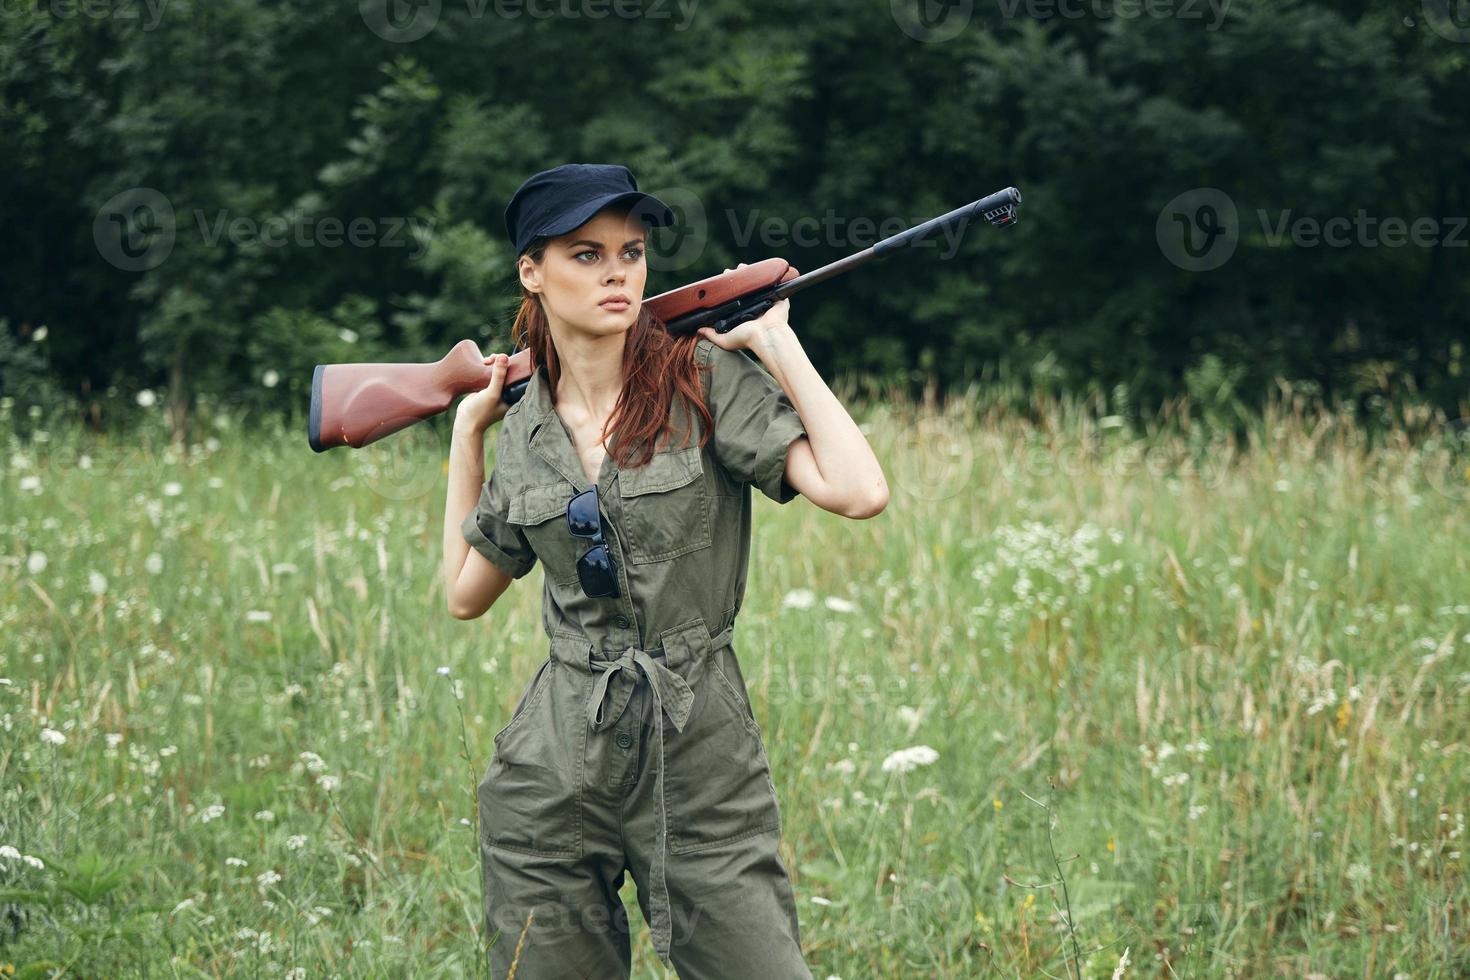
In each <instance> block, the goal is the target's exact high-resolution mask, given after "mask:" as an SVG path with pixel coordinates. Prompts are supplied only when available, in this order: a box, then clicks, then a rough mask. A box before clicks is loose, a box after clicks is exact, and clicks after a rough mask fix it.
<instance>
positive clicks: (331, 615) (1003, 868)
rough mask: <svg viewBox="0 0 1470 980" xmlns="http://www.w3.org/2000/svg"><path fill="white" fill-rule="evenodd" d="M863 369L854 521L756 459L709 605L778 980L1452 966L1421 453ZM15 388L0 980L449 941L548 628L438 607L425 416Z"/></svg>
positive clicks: (459, 967) (1454, 546) (1438, 645)
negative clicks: (740, 572)
mask: <svg viewBox="0 0 1470 980" xmlns="http://www.w3.org/2000/svg"><path fill="white" fill-rule="evenodd" d="M869 404H871V405H872V406H873V407H872V408H869V409H867V410H865V411H862V412H855V414H856V415H858V417H859V418H860V419H862V420H863V421H864V425H865V429H866V430H867V431H868V432H869V437H870V439H871V441H872V443H873V445H874V448H875V450H876V451H877V452H878V455H879V458H880V459H881V460H882V462H883V464H884V467H885V470H886V472H887V474H888V479H889V483H890V487H891V489H892V496H891V501H890V504H889V506H888V509H887V510H886V511H885V512H884V513H883V514H881V515H880V516H879V517H877V518H875V519H874V520H871V521H865V522H863V521H848V520H844V519H842V518H839V517H837V516H835V515H831V514H827V513H825V512H822V511H820V510H818V509H816V508H815V507H813V506H811V505H810V504H809V503H807V502H806V501H805V500H803V499H800V498H798V499H797V500H796V501H794V502H793V503H791V504H789V505H787V506H785V507H779V506H777V505H775V504H773V503H771V502H770V501H768V500H766V499H765V498H763V497H761V496H760V495H759V494H757V495H756V503H755V507H756V537H755V540H754V541H753V545H752V547H753V559H752V560H753V569H752V577H751V582H750V585H749V589H748V592H747V597H746V601H745V606H744V609H743V611H742V613H741V619H740V622H739V626H738V629H737V637H736V650H737V652H738V654H739V657H740V660H741V663H742V666H743V668H744V672H745V674H746V677H747V679H748V681H749V685H750V690H751V695H752V698H753V700H754V703H755V711H756V715H757V718H758V720H759V722H760V725H761V728H762V731H763V733H764V737H765V741H766V745H767V749H768V753H769V756H770V760H771V765H772V772H773V776H774V779H775V783H776V788H777V791H778V794H779V798H780V803H781V808H782V817H783V822H784V825H785V834H784V838H783V850H784V853H785V856H786V858H787V866H788V867H789V868H790V869H791V871H792V876H793V881H794V883H795V887H796V893H797V899H798V907H799V910H800V915H801V926H802V940H803V944H804V946H805V948H806V951H807V958H808V962H809V963H810V964H811V968H812V972H813V974H814V975H815V976H816V977H817V978H818V980H821V978H824V977H833V976H835V977H841V978H843V980H858V978H868V977H971V976H1007V977H1033V976H1043V975H1046V974H1050V975H1053V976H1063V975H1071V976H1073V977H1076V976H1079V975H1080V976H1083V977H1113V976H1116V975H1121V976H1127V977H1134V976H1138V977H1232V976H1233V977H1275V976H1289V977H1332V978H1345V977H1370V978H1376V977H1400V976H1402V977H1412V978H1416V980H1428V978H1436V977H1439V978H1448V977H1464V976H1466V975H1470V887H1467V883H1466V876H1465V857H1464V848H1465V843H1466V840H1465V836H1466V835H1465V811H1466V810H1467V809H1470V754H1467V747H1470V738H1467V736H1470V549H1467V531H1470V521H1467V518H1466V509H1467V506H1470V499H1467V498H1470V494H1467V492H1466V488H1467V481H1466V473H1465V471H1464V462H1463V459H1458V460H1457V459H1455V458H1453V457H1449V456H1446V455H1445V454H1443V453H1441V452H1437V451H1436V452H1429V451H1426V450H1421V449H1416V448H1413V447H1412V446H1411V445H1410V444H1409V443H1408V441H1407V439H1406V437H1405V435H1404V432H1405V431H1406V430H1404V429H1397V428H1395V429H1389V430H1387V431H1384V432H1381V433H1379V434H1378V435H1376V436H1374V437H1373V438H1372V439H1370V438H1369V435H1368V433H1366V432H1365V431H1363V430H1362V429H1360V428H1358V427H1355V426H1354V425H1352V424H1351V423H1349V422H1348V421H1347V420H1346V419H1344V418H1341V417H1336V416H1333V415H1330V414H1321V413H1316V412H1309V411H1306V410H1304V409H1302V408H1301V407H1300V406H1299V405H1295V404H1293V403H1291V402H1288V401H1278V402H1277V403H1276V404H1275V405H1274V406H1273V408H1272V409H1271V410H1270V411H1269V412H1268V413H1267V414H1266V415H1265V416H1264V417H1263V418H1259V419H1256V420H1255V421H1253V422H1252V423H1251V424H1250V427H1249V438H1246V439H1232V438H1227V437H1225V436H1220V435H1212V434H1211V432H1212V431H1213V430H1212V429H1210V428H1208V427H1204V426H1202V425H1200V424H1199V423H1198V422H1190V421H1189V419H1188V416H1187V415H1186V414H1184V413H1182V412H1180V413H1176V415H1175V416H1174V417H1173V419H1172V421H1171V424H1170V425H1169V426H1168V427H1167V431H1159V432H1151V433H1139V432H1136V431H1134V430H1133V429H1132V428H1131V427H1130V426H1129V425H1127V424H1123V422H1122V420H1120V419H1114V418H1110V417H1109V418H1103V419H1098V418H1097V417H1096V413H1095V412H1091V411H1089V410H1088V406H1087V405H1085V404H1080V403H1077V402H1060V401H1058V402H1045V403H1036V404H1032V405H1024V406H1020V408H1024V409H1025V411H1021V410H1018V409H1016V408H1002V407H1001V405H1002V402H1000V401H997V400H994V399H990V398H988V397H987V396H984V395H981V394H975V393H972V394H971V395H970V396H969V397H966V398H965V399H962V400H956V401H953V402H949V403H947V404H946V405H945V406H943V407H942V408H939V407H935V406H933V405H932V404H931V405H929V406H927V407H920V406H914V407H906V406H902V405H894V404H890V403H885V402H882V401H873V402H871V403H869ZM17 411H18V410H17V409H15V408H13V407H5V408H0V444H3V453H0V466H3V470H0V487H3V498H0V500H3V502H0V678H3V680H0V719H3V725H0V848H3V849H0V975H6V976H8V975H9V974H5V973H4V967H5V966H6V965H10V966H12V967H13V969H14V970H15V971H16V973H15V975H16V976H47V975H50V974H49V970H48V964H50V965H54V966H57V967H64V974H63V975H65V976H69V977H200V976H208V977H215V976H241V977H272V976H282V977H302V978H306V977H310V978H317V977H329V976H340V977H397V976H406V977H420V976H422V977H437V976H446V977H456V976H476V975H479V974H480V973H481V972H482V971H481V970H480V969H479V967H478V959H477V942H479V941H480V938H481V937H479V935H478V928H479V926H478V923H479V910H480V893H479V877H478V876H479V862H478V852H477V848H476V844H475V833H476V828H475V826H474V820H475V816H476V814H475V806H474V797H473V791H474V786H475V784H476V782H477V781H478V779H479V777H480V775H481V774H482V772H483V771H484V769H485V767H486V766H487V765H488V763H489V759H490V752H491V736H492V735H493V734H494V733H495V732H496V731H497V730H498V729H499V728H500V727H502V726H503V725H504V723H505V720H506V719H507V718H508V717H509V714H510V711H511V709H512V708H513V706H514V705H515V702H516V699H517V697H518V696H519V694H520V692H521V690H522V688H523V687H524V685H525V684H526V682H527V681H528V680H529V679H530V677H531V675H532V673H533V672H534V670H535V668H536V666H537V664H538V663H539V662H540V661H541V660H542V659H543V658H544V657H545V656H546V643H545V637H544V636H543V634H542V633H541V631H540V625H539V608H540V602H541V597H540V589H541V572H540V571H539V569H538V570H537V571H533V572H532V573H531V575H530V576H528V577H527V578H526V579H524V580H522V581H521V582H520V583H518V584H517V585H516V586H514V587H513V588H512V591H510V592H509V593H507V595H506V597H505V598H504V599H503V600H502V602H501V603H500V604H499V605H497V606H496V607H495V608H494V609H492V610H491V611H490V613H488V614H487V615H486V616H485V617H483V618H482V619H479V620H476V621H472V622H460V621H457V620H454V619H452V618H451V617H450V616H448V614H447V613H446V611H445V603H444V597H443V592H442V588H441V585H440V582H439V570H438V569H439V561H440V545H439V542H440V536H441V534H442V528H443V520H444V513H443V505H444V472H445V471H444V462H445V458H446V456H447V451H448V443H447V437H440V436H436V434H435V432H436V431H438V430H433V429H430V428H428V427H423V428H421V429H414V430H409V431H406V432H403V433H399V434H398V435H397V436H394V437H391V438H390V439H388V440H385V441H384V442H381V443H378V444H376V445H374V446H372V447H368V448H366V449H363V450H356V451H354V450H345V449H339V450H334V451H333V452H331V453H327V454H324V455H321V456H317V455H315V454H313V453H312V452H311V451H310V449H309V448H308V447H307V443H306V434H305V428H304V426H299V425H292V426H289V427H286V428H284V429H283V428H280V427H271V428H268V429H267V431H266V432H264V433H263V434H249V435H247V434H245V433H243V432H242V431H241V430H240V424H239V422H238V421H233V422H232V421H231V419H230V417H229V416H215V417H214V418H213V420H207V421H206V422H205V423H204V425H203V427H202V431H201V432H200V435H199V441H198V442H197V444H194V445H190V446H189V447H188V448H187V449H186V450H179V451H176V450H172V449H170V448H169V447H168V444H167V440H166V439H165V437H164V434H163V431H162V424H161V421H159V420H158V419H154V420H153V421H151V422H150V423H149V424H147V425H145V426H144V427H143V428H142V429H141V430H140V432H139V433H138V434H137V435H133V436H130V437H129V438H127V439H125V440H124V439H117V438H114V439H112V440H109V441H105V442H99V441H97V440H96V439H95V438H92V437H88V436H85V435H83V434H81V433H79V432H76V431H61V430H60V428H59V427H57V428H53V429H52V430H51V431H49V432H47V433H46V437H45V439H44V440H40V439H39V437H38V438H36V439H31V438H26V439H22V438H21V437H20V436H18V435H17V434H16V433H17V430H18V428H21V426H20V425H19V424H18V423H19V422H21V421H25V422H26V423H27V425H35V424H39V422H37V421H35V420H31V419H28V418H23V419H17V418H16V415H17ZM438 421H440V422H446V421H447V419H440V420H438ZM1409 428H1410V429H1412V426H1410V427H1409ZM442 431H444V432H446V433H447V429H445V430H442ZM487 443H489V444H491V445H493V441H492V440H487ZM492 462H493V461H492ZM457 517H458V515H456V523H457ZM916 746H928V747H930V748H932V749H933V750H934V753H932V754H931V753H925V752H922V751H916V752H912V753H902V754H899V755H894V753H899V752H900V750H903V749H909V748H913V747H916ZM890 758H891V759H892V760H893V761H892V762H890V764H889V765H888V766H887V767H885V765H884V762H885V760H889V759H890ZM905 760H907V762H908V765H907V766H905V765H902V764H895V763H903V762H904V761H905ZM926 760H927V761H926ZM623 897H624V900H625V902H626V903H627V905H628V907H629V912H630V917H631V920H632V921H633V922H634V924H635V929H636V932H635V935H634V967H635V971H634V972H635V975H636V976H639V977H654V976H660V975H662V974H661V970H660V968H659V966H658V964H657V962H656V960H655V959H654V957H653V955H652V948H651V946H650V944H649V941H648V936H647V928H646V925H645V924H644V923H643V921H642V917H641V915H640V913H639V912H638V910H637V905H636V901H635V898H634V891H633V885H632V883H631V881H630V882H629V884H628V886H627V888H626V889H625V891H624V893H623ZM514 939H515V937H514V936H509V937H502V939H501V941H510V942H514ZM1125 950H1126V963H1125V964H1123V965H1122V967H1121V968H1120V960H1123V959H1124V956H1125Z"/></svg>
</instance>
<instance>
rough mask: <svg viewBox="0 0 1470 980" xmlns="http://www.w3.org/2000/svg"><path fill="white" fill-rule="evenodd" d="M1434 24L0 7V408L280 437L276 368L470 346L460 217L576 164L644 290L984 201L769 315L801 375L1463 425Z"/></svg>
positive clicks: (1452, 58) (473, 309) (1460, 305)
mask: <svg viewBox="0 0 1470 980" xmlns="http://www.w3.org/2000/svg"><path fill="white" fill-rule="evenodd" d="M1460 6H1462V5H1459V4H1456V3H1455V2H1453V0H1424V2H1422V3H1421V2H1384V0H1380V2H1353V0H1336V2H1332V3H1328V2H1310V0H1271V2H1261V0H1210V2H1206V0H1172V2H1171V0H1151V2H1150V3H1148V4H1145V3H1143V2H1142V0H1139V2H1136V3H1134V2H1126V0H1120V2H1117V3H1111V2H1103V0H1029V2H1028V0H992V2H988V3H972V2H955V0H951V2H948V3H945V4H936V3H932V2H930V0H919V2H917V3H915V2H912V0H910V2H904V0H892V2H877V0H873V2H861V3H855V2H838V0H811V2H801V3H786V2H783V3H777V2H773V0H740V2H735V0H699V2H695V0H687V2H684V3H678V2H674V0H620V2H618V3H612V2H610V0H499V2H498V3H492V2H488V0H442V2H440V0H432V2H423V0H421V2H418V3H404V2H400V0H361V2H358V0H319V2H287V0H274V2H272V0H198V2H195V0H116V2H105V0H40V2H31V0H14V2H6V3H4V4H3V8H0V30H3V34H0V161H3V177H0V213H3V215H4V218H5V221H6V225H7V230H8V232H9V233H8V234H7V235H5V236H4V238H3V239H0V394H3V395H5V396H8V397H11V398H13V399H15V401H16V402H17V403H19V404H21V405H28V404H31V405H40V406H42V409H43V411H44V412H45V413H46V414H47V416H48V417H49V416H50V415H51V414H52V413H53V412H68V411H70V412H79V413H80V414H81V415H82V416H83V417H84V418H86V419H87V420H88V421H89V422H91V423H92V424H94V425H98V426H106V425H108V424H111V423H112V422H113V421H115V420H116V419H117V418H119V417H124V416H125V415H126V414H127V412H128V411H129V410H136V407H137V405H136V403H137V402H139V401H144V402H147V401H149V399H147V398H139V397H138V396H139V394H140V392H145V391H146V392H155V391H156V392H157V399H158V403H159V404H160V405H161V406H162V407H163V408H164V409H166V410H167V411H168V412H169V413H170V418H171V419H173V420H174V422H175V425H176V428H177V429H179V430H184V429H187V427H188V424H189V420H190V419H191V418H192V417H193V416H194V414H195V412H196V410H197V409H198V408H199V407H200V406H201V404H203V403H206V402H213V403H216V404H228V405H230V406H233V407H235V408H238V409H239V410H241V411H243V412H245V413H247V414H248V413H255V412H260V413H274V412H279V411H286V412H289V413H300V412H303V411H304V410H305V406H306V403H307V401H308V398H309V391H310V381H311V373H312V367H313V365H314V364H316V363H318V362H337V361H366V360H391V361H413V360H432V359H436V358H438V357H440V356H442V355H443V354H444V353H445V352H446V351H447V350H448V349H449V348H450V347H451V346H452V345H453V344H454V343H455V342H456V341H458V340H460V339H463V338H465V337H471V338H473V339H475V340H476V341H477V342H479V343H480V344H481V346H482V348H483V349H485V350H486V351H489V350H493V349H505V348H506V346H507V342H508V333H509V314H510V311H511V310H512V309H513V307H514V304H515V303H516V302H517V301H518V298H519V290H518V287H517V284H516V283H515V279H514V276H513V272H512V268H513V266H512V261H511V259H512V256H511V255H510V250H509V248H508V246H507V244H506V242H505V235H504V229H503V224H502V217H501V214H502V210H503V208H504V206H505V203H506V200H507V199H508V197H509V196H510V194H511V193H512V191H513V190H514V189H515V188H516V187H517V186H518V185H519V184H520V183H521V182H522V181H523V180H525V178H526V177H528V176H529V175H531V174H532V173H534V172H536V171H539V170H543V169H546V168H548V167H550V166H554V165H556V164H559V163H564V162H572V161H579V162H619V163H623V164H626V165H627V166H628V167H630V168H631V169H632V171H633V172H634V174H635V175H637V177H638V180H639V183H640V187H641V188H642V189H644V190H649V191H652V192H654V193H656V194H659V195H660V196H662V197H664V199H665V200H666V201H668V203H670V204H671V205H673V206H674V207H675V209H676V211H677V212H678V213H679V215H680V218H681V222H682V226H681V228H680V229H679V230H678V231H677V232H663V231H660V232H659V233H658V234H657V235H656V236H655V238H654V241H653V244H654V246H655V249H656V251H657V253H658V254H652V255H651V256H650V263H651V265H652V266H653V269H654V272H653V274H652V276H651V278H650V283H649V293H648V294H649V295H652V294H653V293H655V292H660V291H663V290H665V289H669V288H672V287H674V286H677V285H679V284H681V283H683V282H686V281H689V280H692V279H695V278H699V277H702V276H705V275H711V274H714V273H717V272H719V271H720V269H721V268H724V267H726V266H732V265H734V264H735V263H736V262H740V261H756V260H758V259H761V258H765V257H768V256H771V255H780V256H782V257H785V258H787V259H789V260H790V261H791V262H793V264H795V265H797V266H798V267H799V268H801V269H803V270H807V269H810V268H815V267H816V266H818V265H820V264H822V263H825V262H829V261H832V260H834V259H836V258H838V257H840V256H842V255H845V254H848V253H850V252H853V251H856V250H858V249H860V248H864V247H866V246H867V245H870V244H872V243H873V242H874V241H876V240H877V238H878V237H881V235H882V234H891V233H893V232H894V231H897V230H901V229H902V228H904V227H909V226H911V225H913V224H914V223H917V222H918V221H920V220H923V219H926V218H929V217H932V216H935V215H938V214H941V213H944V212H946V211H949V210H951V209H953V208H955V207H958V206H959V205H962V204H965V203H967V202H969V201H972V200H974V199H976V198H979V197H981V196H983V195H985V194H988V193H990V192H992V191H994V190H998V189H1000V188H1002V187H1005V186H1007V185H1015V186H1016V187H1018V188H1020V190H1021V192H1022V193H1023V195H1024V197H1025V205H1024V207H1023V209H1022V218H1021V222H1020V224H1019V225H1018V226H1017V227H1015V228H1013V229H1010V230H1005V231H1000V230H996V229H992V228H990V227H988V226H984V225H982V224H978V223H977V224H975V225H973V226H972V227H970V228H969V229H967V231H966V233H965V235H964V237H963V238H962V239H961V240H959V241H958V242H957V243H956V242H948V241H945V240H938V241H931V242H929V243H928V245H927V246H926V247H921V248H915V249H913V250H912V251H910V252H906V253H902V254H898V255H895V256H893V257H890V258H885V259H883V260H881V261H879V262H875V263H872V264H870V265H868V266H866V267H864V268H863V269H862V270H860V271H858V272H855V273H852V274H850V275H847V276H844V277H842V278H840V279H838V280H834V281H832V282H829V283H825V284H822V285H820V286H817V287H815V288H813V289H811V290H809V291H807V292H806V293H803V294H802V295H800V296H798V297H797V298H796V299H795V300H793V305H792V322H793V324H794V325H795V326H796V328H797V330H798V332H799V333H800V335H801V336H802V337H803V339H804V341H805V343H806V345H807V347H808V350H809V351H810V352H811V354H812V357H813V359H814V360H815V361H816V362H817V363H818V366H819V368H821V369H822V370H823V372H824V374H826V375H827V376H828V377H829V378H835V377H837V376H839V375H843V374H845V373H847V372H852V373H854V374H861V375H865V376H868V377H870V378H873V379H876V380H878V381H880V382H884V383H895V384H899V385H903V386H906V387H917V386H919V385H922V384H924V383H925V382H932V383H937V384H938V385H940V386H941V387H946V388H947V387H950V386H954V385H959V384H963V383H965V382H967V381H971V380H975V379H981V378H996V377H1005V378H1009V379H1012V380H1014V381H1017V382H1019V383H1020V384H1021V385H1023V386H1025V387H1026V388H1027V389H1028V390H1035V389H1038V388H1044V389H1048V390H1059V391H1069V392H1079V393H1091V394H1094V395H1096V396H1098V397H1099V398H1100V399H1102V401H1103V403H1104V404H1105V406H1106V410H1107V411H1109V412H1111V413H1115V414H1121V415H1124V416H1126V417H1130V418H1136V417H1138V416H1140V415H1148V414H1149V413H1151V412H1153V411H1154V410H1155V409H1156V408H1157V406H1159V405H1160V404H1161V403H1163V402H1164V401H1165V400H1166V399H1168V398H1170V397H1171V396H1174V395H1177V394H1181V393H1182V394H1189V395H1192V396H1194V397H1195V398H1196V399H1204V400H1205V401H1207V402H1208V401H1211V400H1229V401H1231V402H1232V403H1239V404H1250V403H1255V402H1259V401H1260V400H1262V399H1263V398H1265V397H1267V396H1268V395H1269V394H1270V393H1271V392H1272V391H1273V390H1275V389H1277V388H1279V386H1280V385H1281V383H1283V382H1285V383H1287V384H1289V385H1291V386H1293V387H1295V388H1298V389H1301V390H1305V391H1307V392H1309V393H1311V394H1314V395H1320V396H1321V397H1322V398H1323V399H1324V400H1328V401H1332V402H1334V403H1336V402H1341V403H1346V404H1353V405H1355V406H1357V407H1359V408H1361V409H1364V410H1365V411H1367V412H1369V413H1372V412H1375V411H1382V410H1383V406H1384V405H1391V404H1394V403H1396V402H1397V401H1398V400H1399V399H1401V398H1413V399H1415V400H1419V401H1426V400H1427V401H1429V402H1432V403H1434V404H1436V405H1438V406H1440V407H1441V408H1443V409H1444V410H1445V411H1446V412H1447V413H1448V414H1449V416H1450V417H1454V416H1466V415H1470V407H1467V405H1466V387H1465V370H1466V362H1465V358H1466V350H1465V341H1466V338H1467V337H1470V276H1467V271H1470V261H1467V259H1470V247H1467V246H1470V229H1467V228H1466V227H1465V224H1466V218H1465V216H1466V215H1467V214H1470V140H1467V138H1466V134H1467V133H1470V21H1467V20H1464V19H1457V17H1456V15H1457V14H1458V13H1459V7H1460ZM22 414H23V413H22Z"/></svg>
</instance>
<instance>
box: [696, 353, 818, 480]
mask: <svg viewBox="0 0 1470 980" xmlns="http://www.w3.org/2000/svg"><path fill="white" fill-rule="evenodd" d="M704 343H705V344H708V347H709V350H708V354H707V358H708V362H707V363H708V364H709V367H710V372H709V382H708V383H709V410H710V414H711V415H713V416H714V434H713V436H712V442H713V443H714V451H715V456H716V457H718V458H719V460H720V463H721V465H723V466H724V467H725V469H726V470H727V471H728V472H729V473H730V475H731V476H732V477H734V478H735V479H736V480H739V481H740V482H741V483H752V484H754V485H755V486H756V487H757V488H759V489H760V491H761V493H763V494H765V495H766V496H767V497H770V498H771V499H772V500H774V501H776V503H778V504H784V503H786V502H787V501H789V500H792V499H793V498H795V497H796V496H797V494H798V491H797V490H796V488H794V487H792V486H791V484H789V483H787V482H786V480H785V475H786V449H787V447H788V446H790V445H791V442H792V440H794V439H797V438H799V437H801V436H803V435H806V426H805V425H804V424H803V423H802V421H801V416H800V415H799V414H797V411H796V406H794V405H792V404H791V399H790V398H789V397H787V395H786V392H785V391H783V390H781V385H780V384H779V383H777V381H776V379H775V378H773V377H771V375H770V374H769V373H768V372H767V371H766V369H765V367H764V366H763V365H762V364H761V363H760V362H759V361H758V360H755V359H753V358H752V357H749V356H747V355H746V354H745V353H744V352H742V351H738V350H725V349H724V348H723V347H720V346H718V345H716V344H714V343H712V342H710V341H708V340H705V341H704Z"/></svg>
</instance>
